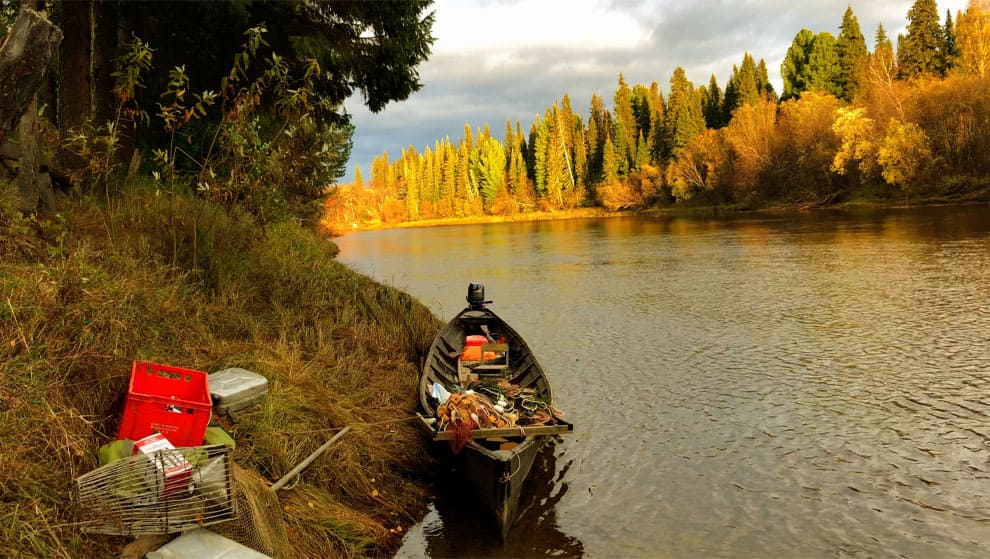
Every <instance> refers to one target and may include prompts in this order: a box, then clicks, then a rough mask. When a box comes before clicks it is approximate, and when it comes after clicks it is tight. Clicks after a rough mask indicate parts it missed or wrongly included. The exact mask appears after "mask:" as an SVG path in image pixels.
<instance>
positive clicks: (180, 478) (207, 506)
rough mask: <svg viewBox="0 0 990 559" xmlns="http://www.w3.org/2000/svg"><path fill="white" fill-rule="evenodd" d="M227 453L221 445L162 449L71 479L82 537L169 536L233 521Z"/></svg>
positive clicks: (232, 497) (232, 501)
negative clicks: (85, 533) (77, 505)
mask: <svg viewBox="0 0 990 559" xmlns="http://www.w3.org/2000/svg"><path fill="white" fill-rule="evenodd" d="M229 452H230V448H229V447H228V446H226V445H212V446H197V447H185V448H175V449H163V450H159V451H156V452H154V453H152V454H147V455H143V454H139V455H135V456H128V457H125V458H122V459H120V460H117V461H115V462H111V463H110V464H107V465H105V466H102V467H100V468H97V469H95V470H93V471H91V472H89V473H87V474H84V475H82V476H80V477H78V478H76V490H77V496H78V502H79V506H80V509H81V520H82V522H81V529H82V531H84V532H89V533H96V534H113V535H131V536H140V535H150V534H169V533H175V532H181V531H183V530H188V529H190V528H195V527H199V526H210V525H213V524H219V523H221V522H225V521H227V520H231V519H233V518H234V517H235V513H236V511H235V510H234V504H233V503H234V496H233V485H232V479H231V467H230V456H229Z"/></svg>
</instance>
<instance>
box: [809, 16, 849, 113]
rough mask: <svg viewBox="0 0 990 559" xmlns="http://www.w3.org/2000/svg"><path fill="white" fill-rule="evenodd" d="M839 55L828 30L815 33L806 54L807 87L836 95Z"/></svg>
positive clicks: (834, 41) (838, 90)
mask: <svg viewBox="0 0 990 559" xmlns="http://www.w3.org/2000/svg"><path fill="white" fill-rule="evenodd" d="M838 77H839V55H838V51H837V49H836V40H835V36H834V35H832V34H831V33H829V32H828V31H822V32H821V33H819V34H817V35H815V40H814V41H812V43H811V52H810V53H809V54H808V80H809V83H808V89H812V90H815V91H823V92H825V93H831V94H832V95H835V96H836V97H838V96H839V95H840V93H841V91H840V88H839V82H838Z"/></svg>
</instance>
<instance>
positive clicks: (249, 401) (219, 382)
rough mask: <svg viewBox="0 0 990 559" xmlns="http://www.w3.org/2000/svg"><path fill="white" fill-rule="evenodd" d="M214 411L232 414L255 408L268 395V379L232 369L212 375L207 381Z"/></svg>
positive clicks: (244, 370)
mask: <svg viewBox="0 0 990 559" xmlns="http://www.w3.org/2000/svg"><path fill="white" fill-rule="evenodd" d="M207 385H208V386H209V387H210V397H211V398H212V399H213V410H214V411H217V412H220V413H228V414H229V413H230V412H235V411H238V410H242V409H244V408H247V407H250V406H253V405H254V404H257V403H258V402H261V401H262V400H264V399H265V396H266V395H267V394H268V379H267V378H265V377H263V376H261V375H259V374H258V373H253V372H251V371H249V370H247V369H241V368H239V367H232V368H230V369H224V370H222V371H217V372H215V373H210V376H209V378H208V379H207Z"/></svg>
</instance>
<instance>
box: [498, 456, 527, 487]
mask: <svg viewBox="0 0 990 559" xmlns="http://www.w3.org/2000/svg"><path fill="white" fill-rule="evenodd" d="M513 460H515V461H516V462H518V464H517V465H516V469H515V470H513V471H511V472H509V473H507V474H505V475H503V476H502V478H501V479H499V482H501V483H509V481H510V480H511V479H512V478H513V477H514V476H515V475H516V474H518V473H519V469H520V468H522V460H520V459H519V455H518V454H513V455H512V458H510V459H509V467H510V468H511V467H512V461H513Z"/></svg>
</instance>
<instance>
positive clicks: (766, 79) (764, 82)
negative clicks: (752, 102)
mask: <svg viewBox="0 0 990 559" xmlns="http://www.w3.org/2000/svg"><path fill="white" fill-rule="evenodd" d="M756 87H757V89H759V90H760V95H761V96H762V97H763V98H764V99H768V100H770V101H776V100H777V93H776V92H775V91H774V90H773V84H772V83H770V75H769V72H767V63H766V61H765V60H763V59H762V58H761V59H760V63H759V64H757V65H756Z"/></svg>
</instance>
